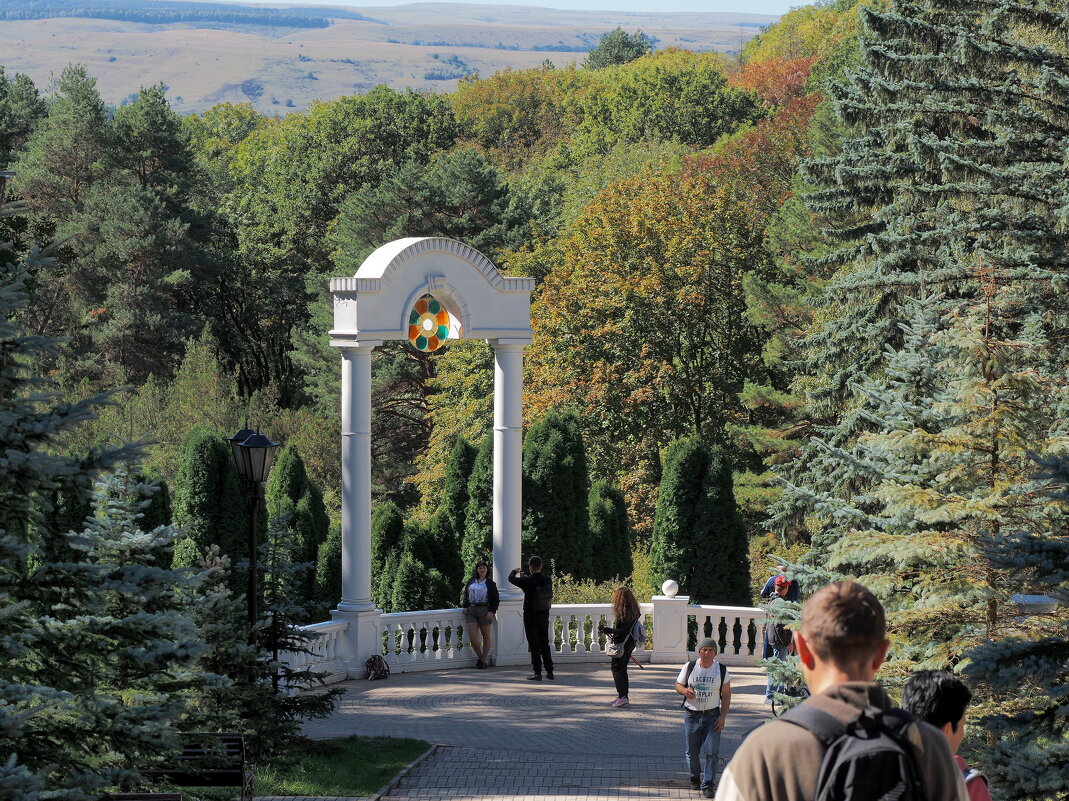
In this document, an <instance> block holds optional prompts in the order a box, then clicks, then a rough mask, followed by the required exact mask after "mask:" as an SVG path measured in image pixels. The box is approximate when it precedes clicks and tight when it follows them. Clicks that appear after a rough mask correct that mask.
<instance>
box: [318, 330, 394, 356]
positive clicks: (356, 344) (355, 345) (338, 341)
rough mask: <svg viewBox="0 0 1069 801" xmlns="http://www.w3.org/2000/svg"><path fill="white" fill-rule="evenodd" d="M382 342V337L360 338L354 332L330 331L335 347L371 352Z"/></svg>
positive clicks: (332, 343)
mask: <svg viewBox="0 0 1069 801" xmlns="http://www.w3.org/2000/svg"><path fill="white" fill-rule="evenodd" d="M381 344H382V340H381V339H359V338H357V337H356V336H354V335H352V334H345V333H342V332H341V331H331V332H330V345H331V347H333V348H341V349H342V350H356V351H366V352H369V353H370V352H371V351H372V350H374V349H375V348H377V347H378V346H379V345H381Z"/></svg>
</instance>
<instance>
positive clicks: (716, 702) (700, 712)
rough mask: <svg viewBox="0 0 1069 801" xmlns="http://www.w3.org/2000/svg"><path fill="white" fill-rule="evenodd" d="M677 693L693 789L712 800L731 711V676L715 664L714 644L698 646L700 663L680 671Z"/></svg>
mask: <svg viewBox="0 0 1069 801" xmlns="http://www.w3.org/2000/svg"><path fill="white" fill-rule="evenodd" d="M676 692H677V693H679V694H680V695H682V696H683V735H684V737H685V742H686V751H685V752H684V759H685V760H686V762H687V769H688V770H689V771H690V787H691V789H692V790H701V791H702V795H704V796H705V797H706V798H712V797H713V794H714V793H715V792H716V768H717V763H718V762H719V761H720V732H721V731H723V729H724V724H725V723H726V722H727V715H728V710H729V709H730V708H731V676H730V675H729V674H728V671H727V668H726V667H724V665H723V664H721V663H720V662H717V661H716V643H715V642H714V641H713V640H711V639H708V638H707V639H704V640H702V641H701V642H700V643H698V659H697V660H696V661H692V662H688V663H687V664H685V665H684V666H683V669H682V670H680V671H679V676H678V677H677V678H676Z"/></svg>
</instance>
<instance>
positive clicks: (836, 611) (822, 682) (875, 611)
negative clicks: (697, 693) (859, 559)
mask: <svg viewBox="0 0 1069 801" xmlns="http://www.w3.org/2000/svg"><path fill="white" fill-rule="evenodd" d="M794 641H795V647H796V649H797V651H798V657H799V659H800V661H801V668H802V673H803V674H804V675H805V680H806V683H807V684H808V686H809V690H810V692H811V693H812V696H811V697H810V698H809V699H808V700H806V701H805V702H804V703H802V704H800V705H799V706H797V707H795V708H794V709H791V710H790V711H788V712H787V713H785V714H784V715H783V716H782V717H780V718H778V719H777V720H773V721H770V722H769V723H766V724H765V725H764V726H761V727H760V728H759V729H757V730H756V731H754V732H752V733H751V734H750V736H749V737H747V738H746V741H745V742H744V743H743V744H742V745H741V746H740V747H739V750H738V751H737V752H736V753H735V756H734V757H733V758H732V760H731V762H730V763H729V764H728V766H727V768H726V770H725V771H724V776H723V778H722V779H721V781H720V788H719V791H718V792H717V794H716V799H717V801H847V800H848V799H849V800H851V801H873V799H879V798H894V799H897V800H898V801H921V800H922V799H923V801H968V796H967V795H966V793H965V783H964V781H963V780H962V776H961V772H960V771H959V770H958V769H957V766H956V765H955V764H954V760H953V757H952V756H951V753H950V747H949V746H948V745H947V741H946V738H945V737H944V736H943V734H942V733H941V732H940V731H939V730H938V729H936V728H934V727H932V726H930V725H928V724H927V723H923V722H921V721H918V720H916V719H915V718H914V717H913V716H912V715H910V714H909V713H907V712H903V711H902V710H900V709H895V708H894V706H893V705H892V703H891V699H890V698H889V697H888V696H887V693H885V692H884V691H883V688H881V687H880V686H879V685H878V684H876V683H875V682H874V681H873V679H874V678H875V676H876V672H877V671H878V670H879V668H880V665H882V664H883V660H884V658H885V657H886V656H887V648H888V646H889V645H890V641H889V640H887V638H886V623H885V620H884V612H883V607H882V606H881V605H880V602H879V601H878V600H877V599H876V596H874V595H873V594H872V593H871V592H870V591H869V590H868V589H866V588H865V587H863V586H861V585H860V584H858V583H857V582H854V581H843V582H838V583H835V584H829V585H827V586H826V587H823V588H821V589H820V590H818V591H817V592H816V593H814V594H813V596H812V597H811V598H810V599H809V601H808V602H807V603H806V604H805V606H804V607H803V609H802V626H801V629H800V630H799V631H798V632H796V633H795V635H794Z"/></svg>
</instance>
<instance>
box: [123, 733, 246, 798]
mask: <svg viewBox="0 0 1069 801" xmlns="http://www.w3.org/2000/svg"><path fill="white" fill-rule="evenodd" d="M182 741H183V745H182V754H181V755H180V756H179V757H177V759H176V761H175V764H173V765H169V766H167V767H162V768H146V769H144V770H141V771H140V773H141V775H142V776H144V777H145V778H147V779H155V780H157V781H161V780H166V781H169V782H170V783H171V784H175V785H178V786H179V787H240V788H241V799H242V801H250V800H251V799H252V771H251V770H250V769H249V767H248V763H247V762H246V761H245V736H244V735H242V734H229V733H215V732H203V733H198V734H183V735H182ZM159 795H162V794H156V795H152V794H150V796H151V797H150V798H148V799H146V801H163V799H162V798H159V797H158V796H159ZM175 799H178V796H175V797H174V799H171V801H175ZM129 801H133V799H129ZM178 801H180V799H178Z"/></svg>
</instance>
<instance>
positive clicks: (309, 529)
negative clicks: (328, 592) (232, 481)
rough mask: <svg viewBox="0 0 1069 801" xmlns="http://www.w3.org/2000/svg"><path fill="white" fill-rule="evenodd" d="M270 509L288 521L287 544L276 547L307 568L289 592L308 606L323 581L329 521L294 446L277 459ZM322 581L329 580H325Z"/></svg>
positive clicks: (268, 491) (269, 494)
mask: <svg viewBox="0 0 1069 801" xmlns="http://www.w3.org/2000/svg"><path fill="white" fill-rule="evenodd" d="M266 495H267V508H268V509H269V510H270V513H271V514H272V515H274V516H278V517H285V518H286V519H288V521H289V524H288V529H289V530H288V531H286V535H287V540H286V542H285V543H277V544H276V547H281V548H284V549H285V550H286V552H287V557H288V559H289V560H290V561H292V562H294V563H296V564H303V565H308V566H309V568H308V570H307V571H306V573H305V574H304V575H303V577H302V578H301V580H299V581H297V582H295V583H292V584H291V585H290V588H289V592H290V595H289V597H290V599H291V600H292V601H294V602H296V603H299V604H309V603H311V602H312V600H313V598H314V597H315V592H316V590H315V588H316V583H317V581H320V580H321V579H320V577H319V576H317V574H316V566H317V564H318V561H319V551H320V547H321V546H322V545H323V543H325V542H326V541H327V534H328V533H329V529H330V521H329V519H328V518H327V512H326V509H325V508H324V506H323V494H322V493H321V492H320V491H319V488H318V487H316V486H315V485H314V484H313V483H312V482H311V480H310V479H309V478H308V474H307V472H305V469H304V461H303V460H302V459H301V455H300V453H299V452H298V451H297V448H296V446H295V445H293V444H292V443H290V444H287V445H285V446H284V447H283V448H282V450H281V451H280V453H279V455H278V459H277V461H276V462H275V466H274V467H273V468H272V470H271V475H270V477H269V478H268V481H267V487H266ZM322 580H323V581H326V580H327V579H326V578H325V577H322Z"/></svg>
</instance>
